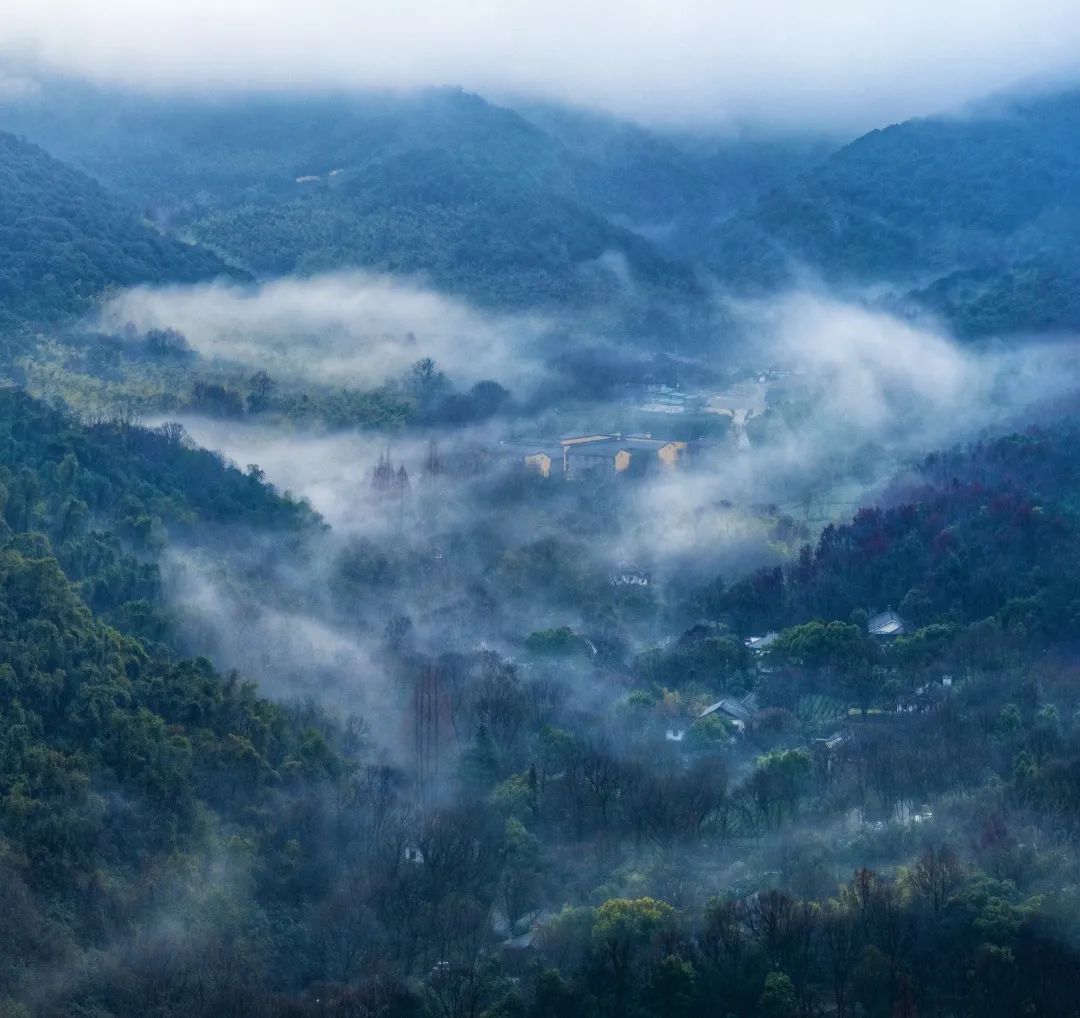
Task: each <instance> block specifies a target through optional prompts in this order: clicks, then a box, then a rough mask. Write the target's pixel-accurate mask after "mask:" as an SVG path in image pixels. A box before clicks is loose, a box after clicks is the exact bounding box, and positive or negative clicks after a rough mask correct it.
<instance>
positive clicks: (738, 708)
mask: <svg viewBox="0 0 1080 1018" xmlns="http://www.w3.org/2000/svg"><path fill="white" fill-rule="evenodd" d="M752 695H753V694H751V696H745V697H743V698H742V699H741V700H737V699H734V698H733V697H725V698H724V699H723V700H717V701H716V703H712V704H709V706H708V707H706V708H705V709H704V710H703V711H702V712H701V713H700V714H699V715H698V718H697V719H698V721H700V720H701V719H702V718H707V717H708V716H709V715H710V714H716V713H717V712H719V713H721V714H724V715H726V716H727V717H729V718H732V719H733V720H735V721H741V722H743V724H746V723H747V722H748V721H753V720H754V718H755V717H757V713H758V711H757V703H756V701H754V700H753V699H752Z"/></svg>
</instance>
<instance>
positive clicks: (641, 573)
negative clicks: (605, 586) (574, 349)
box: [611, 562, 649, 587]
mask: <svg viewBox="0 0 1080 1018" xmlns="http://www.w3.org/2000/svg"><path fill="white" fill-rule="evenodd" d="M611 585H612V586H613V587H647V586H648V585H649V574H648V573H647V572H646V571H645V570H644V569H642V568H641V566H635V565H634V564H633V563H631V562H620V563H619V564H618V565H617V566H616V567H615V568H614V569H613V570H612V571H611Z"/></svg>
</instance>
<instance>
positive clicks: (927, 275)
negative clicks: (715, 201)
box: [708, 92, 1080, 335]
mask: <svg viewBox="0 0 1080 1018" xmlns="http://www.w3.org/2000/svg"><path fill="white" fill-rule="evenodd" d="M1078 137H1080V93H1075V92H1074V93H1069V94H1065V95H1060V96H1056V97H1053V98H1040V99H1029V100H1025V101H1023V102H1016V103H1012V104H1008V105H999V106H997V107H996V108H986V109H983V110H979V111H976V112H975V113H974V114H973V115H972V116H970V117H967V118H958V117H954V118H945V117H939V118H931V119H921V120H912V121H908V122H906V123H903V124H898V125H895V126H893V127H889V128H886V129H884V130H879V131H872V132H870V133H869V134H867V135H865V136H863V137H861V138H859V139H858V140H856V141H854V142H852V143H851V144H850V145H847V146H845V147H844V148H842V149H841V150H839V151H838V152H836V153H835V154H833V155H832V156H831V157H829V158H828V159H826V160H825V161H824V162H822V163H821V164H819V165H818V166H816V167H814V168H813V169H811V170H809V171H808V172H806V173H804V174H803V175H801V176H800V177H799V178H798V179H797V180H795V181H792V182H790V183H788V184H787V185H785V186H783V187H780V188H777V189H774V190H772V191H770V192H769V193H768V194H766V195H764V196H762V197H761V198H759V199H758V200H757V201H756V202H755V203H754V204H753V205H752V206H750V207H749V208H748V209H746V210H744V211H743V212H741V213H740V214H739V215H737V216H735V217H733V218H732V219H730V220H729V221H727V222H725V223H723V224H722V225H721V226H719V227H718V228H717V229H716V231H715V233H714V235H713V238H712V242H711V244H710V251H709V255H708V261H709V263H710V264H711V266H712V268H713V269H714V271H715V272H716V273H717V275H718V276H719V277H720V279H721V280H722V281H724V282H725V283H726V284H727V285H728V286H730V287H731V288H732V289H734V290H736V291H742V292H746V291H749V292H767V291H768V290H770V289H773V288H776V287H780V286H785V285H788V284H790V283H791V282H792V281H793V280H794V279H796V278H797V277H798V275H799V273H800V272H802V271H806V272H809V273H810V274H812V275H814V276H816V277H818V278H819V279H821V280H822V281H824V282H825V283H827V284H829V285H831V286H834V287H841V288H843V287H863V286H873V285H877V284H883V283H884V284H889V285H890V286H892V287H893V288H895V289H897V290H899V291H906V290H910V291H912V293H911V303H912V304H914V305H916V306H918V307H923V308H928V309H930V310H933V311H937V312H939V313H941V314H943V315H944V316H945V317H946V318H947V319H948V320H949V321H950V322H951V323H952V324H953V325H954V327H956V328H957V330H958V331H960V332H962V333H964V334H968V335H979V334H986V333H991V332H997V331H1026V330H1042V329H1046V328H1063V327H1064V328H1067V327H1077V326H1080V259H1078V257H1077V255H1076V254H1075V253H1074V252H1075V251H1076V250H1077V246H1076V241H1077V239H1080V229H1078V227H1080V148H1078V147H1077V144H1076V140H1077V138H1078Z"/></svg>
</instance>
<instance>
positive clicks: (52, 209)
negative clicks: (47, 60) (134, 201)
mask: <svg viewBox="0 0 1080 1018" xmlns="http://www.w3.org/2000/svg"><path fill="white" fill-rule="evenodd" d="M225 271H228V270H227V268H226V266H225V265H224V264H223V263H222V262H221V260H220V259H218V258H217V257H216V256H215V255H213V254H211V253H210V252H209V251H207V250H205V249H203V248H199V247H195V246H192V245H190V244H183V243H180V242H179V241H177V240H175V239H173V238H170V237H166V236H163V235H162V234H161V233H160V232H159V231H157V230H156V229H154V228H153V227H152V226H150V225H148V224H147V223H145V222H143V221H142V220H141V219H140V218H139V217H138V215H137V214H136V213H135V212H134V211H133V210H132V209H131V208H129V207H128V206H126V205H125V204H124V203H123V202H122V201H121V200H119V199H118V198H116V197H114V196H113V195H111V194H109V193H108V192H107V191H106V190H105V189H104V188H103V187H101V185H100V184H98V183H96V182H95V181H93V180H91V179H90V178H89V177H87V176H85V175H84V174H82V173H79V172H78V171H76V170H73V169H72V168H70V167H69V166H65V165H64V164H63V163H61V162H58V161H57V160H56V159H54V158H52V157H51V156H49V155H48V154H47V153H45V152H44V151H42V150H41V149H40V148H38V147H37V146H36V145H33V144H30V143H28V142H25V141H22V140H20V139H18V138H16V137H15V136H14V135H11V134H5V133H0V323H7V324H11V323H13V322H19V321H26V320H49V319H52V318H55V317H57V316H58V315H61V314H65V313H77V312H80V311H83V310H85V309H86V308H87V307H88V306H89V305H90V303H91V301H92V300H93V299H94V297H96V296H97V295H98V294H99V293H101V291H102V290H104V289H106V288H107V287H109V286H130V285H133V284H135V283H147V282H149V283H165V282H192V281H195V280H199V279H207V278H209V277H212V276H215V275H218V274H220V273H222V272H225Z"/></svg>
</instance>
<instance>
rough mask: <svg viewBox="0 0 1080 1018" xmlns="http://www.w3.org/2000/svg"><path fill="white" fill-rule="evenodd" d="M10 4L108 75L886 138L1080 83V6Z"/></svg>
mask: <svg viewBox="0 0 1080 1018" xmlns="http://www.w3.org/2000/svg"><path fill="white" fill-rule="evenodd" d="M8 6H9V9H7V10H5V13H4V17H3V19H0V48H3V49H6V50H8V51H9V52H12V53H17V54H20V55H22V56H24V57H29V58H30V59H32V60H34V61H37V62H39V63H40V65H41V66H43V67H45V68H48V69H51V70H60V71H64V72H68V73H74V74H80V75H89V76H91V77H94V78H98V79H102V80H109V81H119V82H123V83H127V84H132V85H136V86H147V85H156V86H165V87H168V86H177V85H179V86H185V87H195V88H210V89H213V88H217V87H223V86H231V87H249V86H257V87H258V86H274V87H297V86H299V87H326V86H334V87H338V86H344V87H354V86H388V87H410V86H415V85H427V84H461V85H463V86H464V87H466V88H470V89H475V90H478V91H482V92H489V93H490V92H493V91H494V92H497V91H499V90H506V91H512V92H523V93H528V94H533V95H540V96H543V97H547V98H552V99H558V100H567V101H572V102H578V103H581V104H584V105H591V106H597V107H601V108H605V109H608V110H611V111H613V112H616V113H619V114H622V115H627V116H631V117H635V118H638V119H642V120H646V121H668V122H670V121H673V120H674V121H688V122H693V121H697V122H700V121H710V122H724V121H728V120H759V121H765V122H771V123H779V124H784V125H789V126H790V125H798V126H819V127H820V126H844V127H848V128H859V127H870V126H874V125H876V124H879V123H883V122H887V121H890V120H895V119H902V118H905V117H908V116H911V115H915V114H920V113H926V112H932V111H936V110H939V109H945V108H950V107H954V106H956V105H958V104H962V103H964V102H966V101H968V100H971V99H973V98H977V97H979V96H982V95H984V94H986V93H988V92H991V91H996V90H1001V89H1003V88H1007V87H1009V86H1012V85H1014V84H1016V83H1019V82H1025V81H1029V80H1032V79H1047V78H1053V79H1059V78H1062V77H1072V76H1073V75H1074V74H1075V72H1077V70H1078V69H1080V18H1078V17H1077V14H1076V5H1075V3H1074V2H1073V0H1034V2H1030V0H1029V2H1021V0H953V2H951V3H947V4H942V3H940V2H937V0H910V2H908V3H903V4H898V3H895V2H892V0H757V2H755V3H747V2H745V0H642V2H637V3H630V4H627V3H624V2H620V0H574V2H569V0H561V2H548V3H538V2H535V0H469V2H467V3H454V2H451V0H314V2H310V3H297V2H294V0H292V2H286V0H184V2H180V0H138V2H136V0H102V2H100V3H95V4H87V3H85V0H35V2H30V0H16V2H15V3H14V5H8ZM11 6H14V8H15V9H14V10H11V9H10V7H11Z"/></svg>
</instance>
